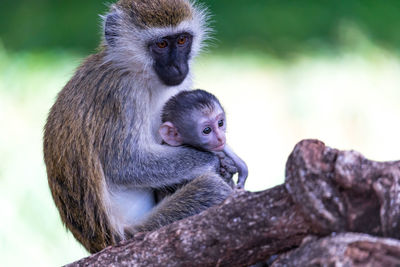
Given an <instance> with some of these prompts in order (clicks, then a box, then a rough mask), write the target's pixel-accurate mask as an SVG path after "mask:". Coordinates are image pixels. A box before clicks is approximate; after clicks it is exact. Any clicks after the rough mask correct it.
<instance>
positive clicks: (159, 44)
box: [156, 40, 168, 48]
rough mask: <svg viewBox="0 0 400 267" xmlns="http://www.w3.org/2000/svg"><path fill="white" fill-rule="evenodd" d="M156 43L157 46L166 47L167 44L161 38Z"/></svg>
mask: <svg viewBox="0 0 400 267" xmlns="http://www.w3.org/2000/svg"><path fill="white" fill-rule="evenodd" d="M156 45H157V46H158V47H159V48H166V47H167V46H168V42H167V41H165V40H162V41H161V42H157V43H156Z"/></svg>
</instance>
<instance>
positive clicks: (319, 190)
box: [69, 140, 400, 266]
mask: <svg viewBox="0 0 400 267" xmlns="http://www.w3.org/2000/svg"><path fill="white" fill-rule="evenodd" d="M399 179H400V162H374V161H369V160H367V159H365V158H364V157H363V156H362V155H360V154H359V153H356V152H354V151H339V150H336V149H332V148H329V147H326V146H325V145H324V144H323V143H322V142H320V141H317V140H305V141H302V142H300V143H299V144H297V145H296V147H295V148H294V150H293V152H292V154H291V155H290V156H289V159H288V162H287V164H286V182H285V184H284V185H280V186H277V187H275V188H272V189H269V190H266V191H262V192H257V193H250V192H245V191H237V192H235V193H234V194H233V195H232V196H231V197H229V198H228V199H227V200H226V201H225V202H224V203H223V204H222V205H220V206H217V207H212V208H210V209H208V210H206V211H205V212H202V213H201V214H198V215H196V216H192V217H189V218H186V219H184V220H181V221H178V222H175V223H173V224H171V225H168V226H166V227H163V228H160V229H158V230H156V231H154V232H151V233H139V234H137V235H135V237H134V238H133V239H131V240H128V241H125V242H122V243H120V244H118V245H116V246H113V247H108V248H106V249H104V250H102V251H100V252H99V253H97V254H94V255H92V256H90V257H87V258H85V259H82V260H80V261H77V262H75V263H72V264H70V265H69V266H88V265H90V266H112V265H118V266H132V265H135V266H232V265H234V266H246V265H251V264H254V263H256V262H259V261H262V260H265V259H267V258H268V257H269V256H271V255H274V254H279V253H282V252H284V251H288V250H289V249H292V248H295V247H297V246H299V245H300V244H301V242H302V240H303V239H304V238H305V237H306V236H307V235H309V234H311V233H312V234H314V235H318V236H325V235H328V234H330V233H331V232H345V231H358V232H364V233H369V234H374V235H385V236H391V237H398V235H399V234H400V231H399V226H398V225H399V222H400V214H399V213H400V212H399V209H400V203H399V202H400V201H399V198H400V194H398V190H399V188H400V187H399ZM324 240H325V239H324ZM327 240H328V241H321V242H328V243H329V242H331V241H329V240H330V239H327ZM332 242H333V241H332ZM395 246H397V243H396V244H395ZM295 251H297V250H295ZM287 255H289V256H287V257H291V256H290V255H295V254H287ZM296 257H297V256H296ZM282 260H283V258H282ZM282 260H280V261H281V262H282ZM292 261H293V260H292Z"/></svg>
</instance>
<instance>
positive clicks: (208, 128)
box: [203, 127, 211, 134]
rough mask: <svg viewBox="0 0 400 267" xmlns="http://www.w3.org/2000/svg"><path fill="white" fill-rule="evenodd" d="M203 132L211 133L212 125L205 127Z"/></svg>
mask: <svg viewBox="0 0 400 267" xmlns="http://www.w3.org/2000/svg"><path fill="white" fill-rule="evenodd" d="M203 133H204V134H210V133H211V128H210V127H206V128H204V130H203Z"/></svg>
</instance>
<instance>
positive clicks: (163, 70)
mask: <svg viewBox="0 0 400 267" xmlns="http://www.w3.org/2000/svg"><path fill="white" fill-rule="evenodd" d="M192 40H193V36H192V34H190V33H187V32H182V33H178V34H175V35H169V36H165V37H162V38H160V39H159V40H156V41H154V42H151V43H150V44H149V49H150V53H151V56H152V57H153V59H154V65H153V67H154V71H155V72H156V73H157V76H158V77H159V78H160V80H161V81H162V82H163V83H164V84H165V85H168V86H174V85H179V84H180V83H182V81H183V80H184V79H185V78H186V76H187V74H188V72H189V64H188V61H189V57H190V52H191V49H192Z"/></svg>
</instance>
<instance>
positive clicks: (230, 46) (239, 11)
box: [0, 0, 400, 58]
mask: <svg viewBox="0 0 400 267" xmlns="http://www.w3.org/2000/svg"><path fill="white" fill-rule="evenodd" d="M111 2H112V1H111ZM199 2H201V3H204V4H205V5H206V6H208V7H209V8H210V11H211V13H212V14H213V15H214V17H213V21H214V22H213V24H214V28H215V30H216V34H215V35H216V39H217V40H218V41H216V42H215V43H216V48H213V50H214V51H215V49H218V50H222V51H227V52H232V51H233V52H235V51H236V50H237V49H242V48H246V50H249V49H252V50H255V51H259V52H262V53H268V54H271V55H274V56H277V57H284V58H285V57H291V56H293V55H297V54H300V53H303V54H304V53H316V52H324V53H332V52H333V53H335V52H337V51H342V50H343V49H347V48H348V46H349V41H351V39H350V40H349V39H348V37H349V35H348V34H346V33H347V32H346V31H345V29H347V27H348V26H349V25H350V27H352V28H355V29H357V30H358V31H359V32H361V33H362V34H363V35H364V36H365V37H366V38H367V39H369V40H371V42H373V43H374V44H376V45H378V46H380V47H382V48H384V49H387V50H390V51H393V52H395V53H397V54H398V53H400V49H399V48H400V34H399V33H398V29H399V28H400V19H399V14H400V1H398V0H386V1H374V0H347V1H346V0H340V1H328V0H323V1H321V0H309V1H288V0H279V1H278V0H252V1H244V0H236V1H232V0H218V1H212V0H203V1H199ZM106 11H107V6H106V4H104V2H103V1H100V0H85V1H78V0H69V1H54V0H53V1H51V0H36V1H29V0H19V1H12V0H2V1H1V2H0V25H1V26H2V27H0V39H1V40H2V42H3V43H4V46H5V47H6V49H7V50H31V49H35V50H48V49H51V48H67V49H75V50H80V51H83V52H85V53H86V52H88V51H93V50H94V49H95V48H96V46H97V44H98V40H99V39H100V33H101V29H100V25H101V19H100V17H99V16H98V14H104V13H105V12H106ZM350 37H351V36H350ZM350 45H351V42H350Z"/></svg>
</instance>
